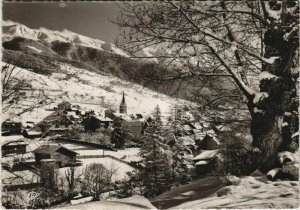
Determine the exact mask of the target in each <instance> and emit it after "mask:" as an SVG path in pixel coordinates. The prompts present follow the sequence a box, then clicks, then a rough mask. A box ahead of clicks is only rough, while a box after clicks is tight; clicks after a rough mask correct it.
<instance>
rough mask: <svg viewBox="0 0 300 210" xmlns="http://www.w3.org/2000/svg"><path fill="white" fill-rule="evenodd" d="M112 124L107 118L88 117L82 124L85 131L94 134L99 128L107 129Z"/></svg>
mask: <svg viewBox="0 0 300 210" xmlns="http://www.w3.org/2000/svg"><path fill="white" fill-rule="evenodd" d="M112 122H113V120H112V119H110V118H108V117H101V116H89V117H87V118H86V119H84V120H83V122H82V124H83V125H84V130H85V131H93V132H95V131H96V130H97V129H99V128H108V127H109V126H110V125H112Z"/></svg>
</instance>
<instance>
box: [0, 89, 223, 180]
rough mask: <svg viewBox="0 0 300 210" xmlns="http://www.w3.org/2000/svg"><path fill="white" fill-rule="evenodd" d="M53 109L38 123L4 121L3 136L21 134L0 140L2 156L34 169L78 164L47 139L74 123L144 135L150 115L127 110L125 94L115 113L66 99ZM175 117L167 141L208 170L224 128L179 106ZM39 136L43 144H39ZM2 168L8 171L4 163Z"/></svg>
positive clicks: (72, 154) (203, 170)
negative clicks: (182, 146)
mask: <svg viewBox="0 0 300 210" xmlns="http://www.w3.org/2000/svg"><path fill="white" fill-rule="evenodd" d="M52 111H53V112H52V113H51V114H49V115H48V116H46V117H45V118H44V119H43V120H41V121H40V122H38V123H34V122H33V121H26V122H25V123H24V122H23V123H22V122H21V121H16V120H7V121H5V122H3V123H2V135H3V136H8V137H11V136H19V137H21V138H19V139H14V138H11V140H7V141H2V142H1V145H2V148H1V150H2V155H3V157H21V158H20V161H19V162H20V163H23V166H22V167H24V166H26V167H27V169H28V170H35V171H38V170H37V169H38V168H40V167H43V166H45V165H47V166H49V165H51V166H53V167H54V168H61V167H67V166H76V165H81V162H80V161H79V160H77V155H78V154H77V153H76V152H75V151H72V150H70V149H68V148H65V147H63V146H62V145H60V144H57V143H56V144H55V143H53V142H52V141H50V140H52V139H55V138H58V137H63V136H66V135H67V133H68V132H69V131H70V128H71V127H72V126H73V125H79V126H82V128H83V132H89V131H90V132H94V131H96V130H97V129H104V130H105V129H109V128H114V126H116V124H118V126H121V127H122V128H123V129H124V130H129V131H130V133H131V134H132V135H133V137H134V138H137V139H138V138H140V137H141V136H142V135H143V132H144V130H145V129H146V128H147V126H149V125H150V124H151V116H147V117H146V116H143V115H142V114H128V113H127V105H126V99H125V95H124V93H123V96H122V100H121V104H120V106H119V110H118V111H116V112H113V111H103V112H102V113H99V112H98V113H95V111H93V110H89V111H86V110H84V109H83V108H81V107H80V106H79V105H75V104H71V103H70V102H68V101H63V102H61V103H59V104H58V105H57V106H55V107H52ZM176 117H177V118H178V119H180V120H179V122H180V123H179V124H177V127H176V132H175V133H174V135H173V136H172V137H171V138H168V139H167V141H168V142H167V143H168V144H169V145H174V143H176V142H177V141H182V142H183V144H185V145H186V146H187V148H189V151H191V155H193V156H194V158H193V161H194V166H193V167H194V168H195V171H196V172H197V174H204V173H207V172H209V171H210V170H211V169H212V167H213V165H214V164H215V162H216V158H217V154H218V152H219V146H220V144H221V143H220V140H219V139H218V134H219V132H226V130H224V129H223V130H222V127H220V126H214V125H212V124H210V123H207V122H204V121H203V122H199V121H196V120H195V119H193V117H192V115H191V114H189V113H188V112H187V111H184V110H182V109H178V110H176ZM167 126H168V125H167ZM22 136H23V137H22ZM40 139H43V142H46V143H39V140H40ZM31 142H36V144H38V146H37V147H36V148H35V149H34V150H32V151H31V149H32V148H29V145H30V144H31ZM50 142H51V143H50ZM28 153H31V155H32V157H31V160H30V161H28V159H26V160H25V159H24V160H22V155H24V154H28ZM14 165H16V166H14V167H17V168H18V167H19V166H18V164H14ZM26 167H25V168H26ZM3 169H4V170H6V169H7V170H8V171H9V170H11V169H8V168H7V167H6V166H5V165H4V167H3ZM17 170H18V169H17Z"/></svg>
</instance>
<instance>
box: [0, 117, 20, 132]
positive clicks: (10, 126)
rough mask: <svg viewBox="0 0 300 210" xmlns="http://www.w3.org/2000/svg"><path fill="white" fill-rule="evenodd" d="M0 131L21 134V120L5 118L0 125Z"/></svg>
mask: <svg viewBox="0 0 300 210" xmlns="http://www.w3.org/2000/svg"><path fill="white" fill-rule="evenodd" d="M1 131H2V132H7V133H9V134H21V133H22V122H21V121H15V120H6V121H5V122H3V123H2V125H1Z"/></svg>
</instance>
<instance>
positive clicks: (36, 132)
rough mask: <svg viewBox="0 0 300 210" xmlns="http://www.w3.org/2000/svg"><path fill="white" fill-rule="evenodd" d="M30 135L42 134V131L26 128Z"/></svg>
mask: <svg viewBox="0 0 300 210" xmlns="http://www.w3.org/2000/svg"><path fill="white" fill-rule="evenodd" d="M26 131H27V134H28V135H33V136H34V135H41V134H42V132H41V131H34V130H26Z"/></svg>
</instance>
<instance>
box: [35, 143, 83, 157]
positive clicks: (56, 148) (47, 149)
mask: <svg viewBox="0 0 300 210" xmlns="http://www.w3.org/2000/svg"><path fill="white" fill-rule="evenodd" d="M61 151H66V152H68V153H72V154H74V155H76V154H78V153H77V152H74V151H73V150H70V149H67V148H65V147H63V146H61V145H42V146H41V147H39V148H37V149H36V150H34V151H33V153H35V154H53V153H55V152H61Z"/></svg>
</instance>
